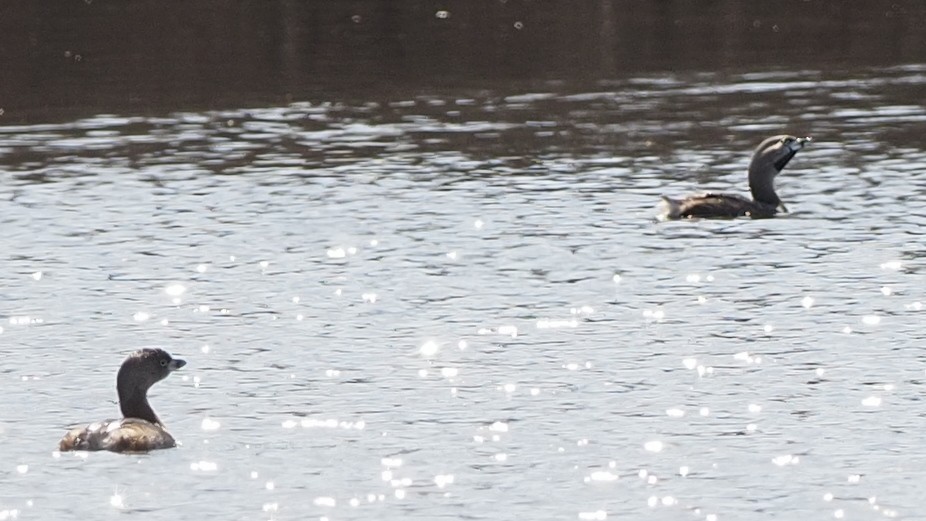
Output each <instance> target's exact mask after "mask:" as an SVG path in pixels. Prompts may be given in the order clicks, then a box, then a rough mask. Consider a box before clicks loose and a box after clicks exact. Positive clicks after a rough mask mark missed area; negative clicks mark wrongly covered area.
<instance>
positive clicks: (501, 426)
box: [489, 422, 508, 432]
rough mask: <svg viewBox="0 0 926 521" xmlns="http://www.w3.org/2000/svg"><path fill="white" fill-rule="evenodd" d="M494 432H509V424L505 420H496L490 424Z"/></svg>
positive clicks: (490, 428)
mask: <svg viewBox="0 0 926 521" xmlns="http://www.w3.org/2000/svg"><path fill="white" fill-rule="evenodd" d="M489 430H490V431H492V432H508V424H507V423H505V422H495V423H493V424H492V425H490V426H489Z"/></svg>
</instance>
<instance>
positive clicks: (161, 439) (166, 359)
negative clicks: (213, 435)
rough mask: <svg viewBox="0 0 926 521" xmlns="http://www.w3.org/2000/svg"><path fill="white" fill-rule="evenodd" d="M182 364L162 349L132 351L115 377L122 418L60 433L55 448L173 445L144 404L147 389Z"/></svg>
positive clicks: (135, 448) (146, 448)
mask: <svg viewBox="0 0 926 521" xmlns="http://www.w3.org/2000/svg"><path fill="white" fill-rule="evenodd" d="M184 365H186V362H185V361H183V360H180V359H177V358H171V356H170V354H168V353H167V351H164V350H163V349H141V350H138V351H135V352H134V353H132V354H131V355H129V357H128V358H126V359H125V361H124V362H122V367H120V368H119V374H118V376H116V390H117V391H118V392H119V407H120V408H121V409H122V416H123V418H122V419H119V420H106V421H102V422H96V423H91V424H90V425H87V426H85V427H77V428H75V429H73V430H71V431H70V432H68V433H67V434H65V435H64V438H62V439H61V442H60V443H59V444H58V448H59V449H60V450H62V451H65V450H111V451H113V452H147V451H149V450H156V449H169V448H170V447H173V446H175V445H176V444H177V443H176V442H175V441H174V437H173V436H171V435H170V433H169V432H167V431H166V430H164V424H162V423H161V420H160V419H158V416H157V415H156V414H154V410H153V409H152V408H151V406H150V405H149V404H148V389H149V388H150V387H151V386H152V385H154V384H156V383H158V382H160V381H161V380H163V379H164V378H166V377H167V375H169V374H170V373H171V372H172V371H174V370H177V369H180V368H181V367H183V366H184Z"/></svg>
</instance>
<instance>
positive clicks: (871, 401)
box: [862, 396, 881, 407]
mask: <svg viewBox="0 0 926 521" xmlns="http://www.w3.org/2000/svg"><path fill="white" fill-rule="evenodd" d="M862 405H864V406H865V407H881V397H880V396H869V397H868V398H865V399H864V400H862Z"/></svg>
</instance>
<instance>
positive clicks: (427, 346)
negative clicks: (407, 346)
mask: <svg viewBox="0 0 926 521" xmlns="http://www.w3.org/2000/svg"><path fill="white" fill-rule="evenodd" d="M439 350H440V346H439V345H438V344H437V342H435V341H433V340H428V341H427V342H425V343H423V344H421V348H420V349H419V352H420V353H421V356H424V357H426V358H430V357H433V356H434V355H436V354H437V352H438V351H439Z"/></svg>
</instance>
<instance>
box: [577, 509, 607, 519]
mask: <svg viewBox="0 0 926 521" xmlns="http://www.w3.org/2000/svg"><path fill="white" fill-rule="evenodd" d="M607 518H608V513H607V512H605V511H604V510H595V511H594V512H579V519H581V520H583V521H600V520H603V519H607Z"/></svg>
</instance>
